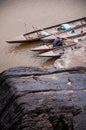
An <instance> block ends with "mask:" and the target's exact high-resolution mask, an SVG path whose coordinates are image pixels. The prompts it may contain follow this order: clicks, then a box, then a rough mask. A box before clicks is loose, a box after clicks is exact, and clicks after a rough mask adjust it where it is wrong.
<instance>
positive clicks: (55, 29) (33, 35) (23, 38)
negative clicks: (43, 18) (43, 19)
mask: <svg viewBox="0 0 86 130" xmlns="http://www.w3.org/2000/svg"><path fill="white" fill-rule="evenodd" d="M64 23H67V24H69V25H70V26H71V27H72V29H73V28H75V27H77V26H79V25H82V24H85V23H86V17H83V18H80V19H76V20H73V21H69V22H64ZM64 23H61V24H57V25H54V26H50V27H46V28H43V29H35V30H34V31H32V32H29V33H25V34H22V35H20V36H18V37H17V38H15V39H14V40H8V41H6V42H8V43H24V42H33V41H39V40H41V38H44V37H47V36H50V35H53V34H55V33H57V34H58V33H59V32H62V30H59V27H60V26H61V25H62V24H64Z"/></svg>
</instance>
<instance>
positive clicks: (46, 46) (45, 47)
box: [31, 24, 86, 51]
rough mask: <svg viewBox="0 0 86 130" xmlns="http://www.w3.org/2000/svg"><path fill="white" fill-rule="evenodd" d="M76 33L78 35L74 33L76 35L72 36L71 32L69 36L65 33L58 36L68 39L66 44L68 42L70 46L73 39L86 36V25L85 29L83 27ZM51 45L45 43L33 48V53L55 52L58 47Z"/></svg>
mask: <svg viewBox="0 0 86 130" xmlns="http://www.w3.org/2000/svg"><path fill="white" fill-rule="evenodd" d="M82 28H83V33H81V30H82ZM75 31H76V33H74V34H71V33H70V32H69V34H65V32H64V33H61V35H60V36H59V35H58V36H59V37H64V38H67V39H68V40H66V41H65V42H66V43H67V42H68V44H69V43H70V40H71V39H73V40H74V39H76V38H77V37H81V36H84V35H86V24H85V25H84V26H83V27H81V28H77V29H76V30H75ZM54 39H55V37H54ZM54 39H53V40H54ZM51 45H52V42H50V43H45V44H44V45H41V46H38V47H35V48H32V49H31V50H32V51H49V50H53V49H55V48H58V47H53V46H51Z"/></svg>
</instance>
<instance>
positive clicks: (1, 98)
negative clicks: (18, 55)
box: [0, 67, 86, 130]
mask: <svg viewBox="0 0 86 130" xmlns="http://www.w3.org/2000/svg"><path fill="white" fill-rule="evenodd" d="M0 130H86V67H80V68H77V67H76V68H69V69H60V70H56V69H54V68H52V69H51V70H48V69H45V70H43V69H39V68H32V67H18V68H13V69H9V70H7V71H4V72H3V73H1V74H0Z"/></svg>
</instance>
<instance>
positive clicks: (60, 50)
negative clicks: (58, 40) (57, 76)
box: [38, 33, 86, 57]
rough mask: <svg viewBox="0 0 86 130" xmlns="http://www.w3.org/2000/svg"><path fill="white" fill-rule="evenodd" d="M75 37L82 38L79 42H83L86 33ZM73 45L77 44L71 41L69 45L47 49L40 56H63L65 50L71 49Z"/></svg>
mask: <svg viewBox="0 0 86 130" xmlns="http://www.w3.org/2000/svg"><path fill="white" fill-rule="evenodd" d="M75 39H77V40H80V41H79V43H81V41H83V40H85V39H86V33H83V35H82V34H81V35H78V36H77V37H76V38H75ZM73 46H76V44H75V43H73V42H72V41H71V43H70V44H69V45H66V46H62V47H57V48H55V49H53V50H50V51H47V52H45V53H41V54H39V55H38V56H40V57H58V56H61V55H62V54H64V50H68V49H71V47H73Z"/></svg>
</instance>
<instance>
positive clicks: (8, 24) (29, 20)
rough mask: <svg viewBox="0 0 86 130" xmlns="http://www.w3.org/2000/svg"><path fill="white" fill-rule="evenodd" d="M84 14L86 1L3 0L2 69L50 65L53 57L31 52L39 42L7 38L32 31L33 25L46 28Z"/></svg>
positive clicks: (0, 24)
mask: <svg viewBox="0 0 86 130" xmlns="http://www.w3.org/2000/svg"><path fill="white" fill-rule="evenodd" d="M81 17H86V0H0V72H2V71H3V70H6V69H8V68H11V67H16V66H36V67H51V66H52V65H53V63H54V61H55V59H54V58H52V59H50V58H44V57H42V58H40V57H37V56H36V55H37V52H32V51H30V48H32V47H34V46H36V45H38V44H39V43H33V44H28V43H27V44H26V43H25V44H8V43H6V40H9V39H12V38H14V37H16V36H18V35H21V34H23V33H25V32H26V31H27V32H29V31H32V30H33V28H32V26H36V27H38V28H43V27H47V26H52V25H54V24H59V23H62V22H66V21H70V20H74V19H77V18H81ZM25 24H26V28H25Z"/></svg>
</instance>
